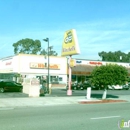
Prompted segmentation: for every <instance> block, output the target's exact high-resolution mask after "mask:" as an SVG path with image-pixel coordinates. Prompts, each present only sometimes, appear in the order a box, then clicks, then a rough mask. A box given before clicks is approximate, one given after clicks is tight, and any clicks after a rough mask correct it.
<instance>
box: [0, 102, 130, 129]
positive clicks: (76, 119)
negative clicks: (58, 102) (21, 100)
mask: <svg viewBox="0 0 130 130" xmlns="http://www.w3.org/2000/svg"><path fill="white" fill-rule="evenodd" d="M129 108H130V103H115V104H91V105H90V104H88V105H86V104H84V105H79V104H78V105H62V106H44V107H27V108H26V107H24V108H22V107H21V108H0V124H1V126H0V129H1V130H119V128H118V124H119V126H121V120H122V119H124V120H125V121H128V120H130V116H129V113H130V109H129ZM128 129H129V128H128Z"/></svg>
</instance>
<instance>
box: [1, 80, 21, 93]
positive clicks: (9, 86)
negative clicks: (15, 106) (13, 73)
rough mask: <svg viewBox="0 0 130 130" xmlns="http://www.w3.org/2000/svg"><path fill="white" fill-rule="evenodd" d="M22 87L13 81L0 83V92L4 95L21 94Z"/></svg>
mask: <svg viewBox="0 0 130 130" xmlns="http://www.w3.org/2000/svg"><path fill="white" fill-rule="evenodd" d="M22 90H23V86H22V84H20V83H17V82H15V81H0V92H1V93H4V92H5V91H14V92H15V91H18V92H22Z"/></svg>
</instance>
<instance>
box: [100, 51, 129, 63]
mask: <svg viewBox="0 0 130 130" xmlns="http://www.w3.org/2000/svg"><path fill="white" fill-rule="evenodd" d="M98 55H99V56H100V57H101V58H102V61H114V62H130V52H129V53H128V54H125V53H124V52H121V51H115V52H111V51H109V52H108V53H107V52H104V51H102V52H99V53H98Z"/></svg>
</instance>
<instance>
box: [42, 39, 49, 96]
mask: <svg viewBox="0 0 130 130" xmlns="http://www.w3.org/2000/svg"><path fill="white" fill-rule="evenodd" d="M43 40H44V41H45V42H47V43H48V51H47V56H48V65H47V69H48V78H47V93H49V81H50V74H49V64H50V63H49V62H50V61H49V38H46V39H43Z"/></svg>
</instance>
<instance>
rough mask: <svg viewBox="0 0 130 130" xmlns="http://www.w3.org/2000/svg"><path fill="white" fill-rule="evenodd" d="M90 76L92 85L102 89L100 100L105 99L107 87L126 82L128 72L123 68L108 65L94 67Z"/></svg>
mask: <svg viewBox="0 0 130 130" xmlns="http://www.w3.org/2000/svg"><path fill="white" fill-rule="evenodd" d="M91 76H92V79H91V82H92V84H94V85H96V86H98V87H103V88H104V90H105V91H104V94H103V97H102V98H103V99H105V98H106V95H107V87H108V85H117V84H119V85H122V84H124V83H125V82H126V81H127V80H128V71H127V69H126V68H125V67H124V66H119V65H117V64H114V65H113V64H108V65H102V66H97V67H95V68H94V70H93V71H92V73H91Z"/></svg>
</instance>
